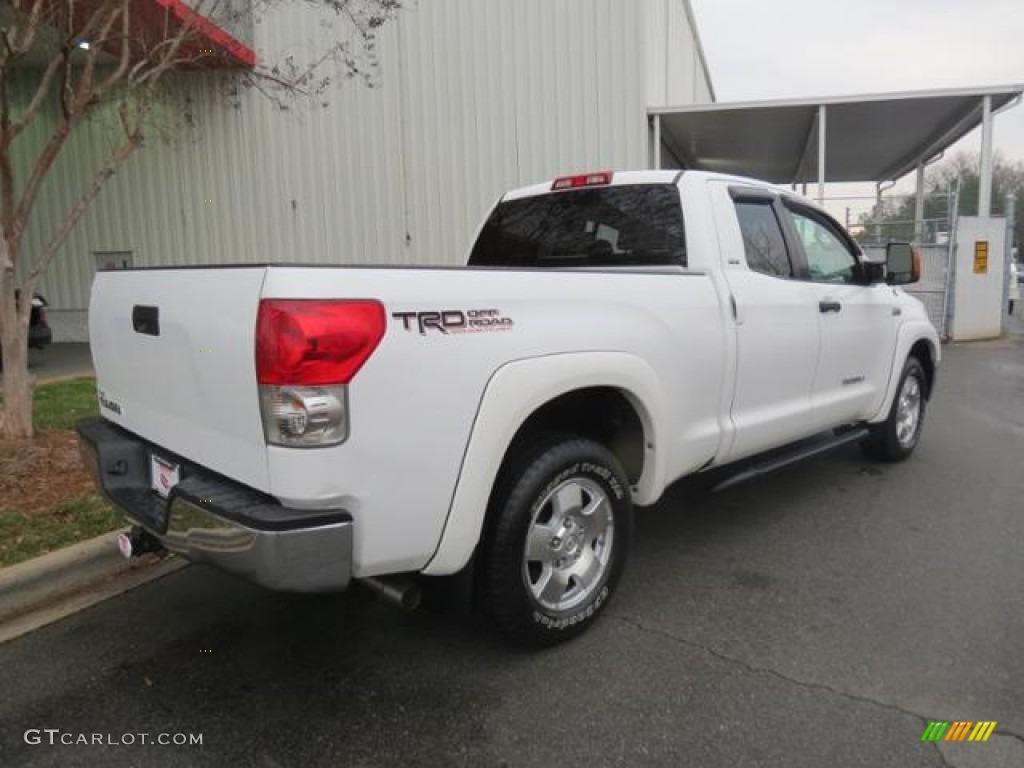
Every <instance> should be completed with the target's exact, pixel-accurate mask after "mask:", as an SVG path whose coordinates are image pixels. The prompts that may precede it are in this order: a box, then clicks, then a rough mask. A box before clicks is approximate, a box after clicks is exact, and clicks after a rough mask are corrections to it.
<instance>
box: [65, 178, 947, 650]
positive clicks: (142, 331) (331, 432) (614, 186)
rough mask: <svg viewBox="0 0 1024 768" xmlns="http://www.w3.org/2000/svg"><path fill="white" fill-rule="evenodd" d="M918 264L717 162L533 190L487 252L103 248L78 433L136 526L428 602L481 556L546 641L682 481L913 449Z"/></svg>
mask: <svg viewBox="0 0 1024 768" xmlns="http://www.w3.org/2000/svg"><path fill="white" fill-rule="evenodd" d="M919 272H920V263H919V260H918V257H917V255H916V252H914V251H913V249H911V247H910V246H909V245H907V244H900V243H892V244H890V245H889V247H888V249H887V252H886V261H885V262H873V261H869V260H867V259H865V258H864V255H863V254H862V252H861V250H860V248H859V247H858V245H857V243H856V242H855V241H854V240H853V239H851V237H850V236H849V235H848V234H847V233H846V232H845V231H844V230H843V228H842V227H841V226H839V225H838V224H837V223H836V222H835V221H834V220H833V219H832V217H830V216H829V215H828V214H827V213H826V212H825V211H824V210H822V209H821V208H820V207H818V206H817V205H815V204H813V203H811V202H809V201H808V200H806V199H804V198H802V197H799V196H797V195H795V194H791V193H790V192H788V191H785V190H782V189H780V188H777V187H774V186H772V185H769V184H766V183H762V182H758V181H754V180H751V179H745V178H739V177H732V176H724V175H719V174H713V173H705V172H697V171H686V172H668V171H639V172H616V173H608V172H602V173H591V174H585V175H579V176H568V177H563V178H558V179H556V180H554V181H553V182H549V183H545V184H539V185H535V186H530V187H526V188H523V189H518V190H516V191H513V192H509V193H508V194H506V195H505V196H504V197H503V198H502V199H501V200H500V201H499V202H498V203H497V204H496V206H495V207H494V209H493V210H492V211H491V213H490V215H489V216H487V218H486V220H485V222H484V224H483V226H482V228H481V229H480V231H479V233H478V236H477V238H476V241H475V244H474V245H473V247H472V249H471V251H470V255H469V260H468V266H466V267H460V268H430V267H422V268H406V267H402V268H387V267H380V268H374V267H350V266H340V265H339V266H323V265H302V264H280V263H269V262H268V263H263V264H252V265H244V266H225V267H181V268H148V269H147V268H135V269H129V270H120V271H110V272H100V273H98V274H97V276H96V279H95V281H94V283H93V286H92V296H91V301H90V309H89V332H90V341H91V344H92V354H93V358H94V362H95V367H96V373H97V386H98V397H99V408H100V414H101V415H100V417H98V418H94V419H90V420H86V421H83V422H80V423H79V425H78V432H79V435H80V441H81V446H82V452H83V456H84V459H85V461H86V464H87V465H88V467H89V470H90V472H91V473H92V476H93V478H94V480H95V482H96V484H97V486H98V487H99V488H100V489H102V491H103V493H104V494H105V496H106V497H107V498H108V499H109V500H110V501H111V502H112V503H113V504H114V505H116V506H117V507H118V508H120V509H121V510H123V512H124V514H125V515H126V516H127V518H128V519H129V520H130V521H131V522H132V523H133V524H134V526H136V527H135V528H134V529H133V531H134V535H133V536H132V537H131V538H129V539H125V541H124V543H125V547H124V549H125V550H126V551H130V550H131V549H132V548H133V546H134V547H135V548H136V549H138V548H139V547H140V546H141V545H146V544H147V543H148V544H149V545H152V546H161V547H164V548H166V549H167V550H170V551H172V552H175V553H178V554H180V555H183V556H184V557H186V558H188V559H189V560H192V561H196V562H203V563H210V564H213V565H214V566H217V567H219V568H221V569H224V570H227V571H230V572H233V573H236V574H239V575H241V576H243V577H245V578H247V579H249V580H251V581H254V582H257V583H259V584H262V585H265V586H267V587H269V588H272V589H277V590H286V591H296V592H318V591H333V590H342V589H345V588H346V587H348V586H349V585H350V583H352V582H353V581H361V582H363V583H365V584H368V585H370V586H373V587H375V588H377V589H378V590H380V591H382V592H384V593H386V594H390V595H392V596H394V597H396V599H398V600H404V601H408V600H409V598H410V595H411V594H412V591H411V590H412V589H414V587H413V586H410V585H414V584H415V583H416V582H418V581H422V580H423V577H440V576H453V575H460V576H463V575H466V574H471V576H472V584H473V586H474V595H475V598H476V604H477V605H478V606H479V608H480V610H481V611H482V612H483V614H484V615H485V616H486V617H487V619H488V620H489V622H490V624H491V625H492V626H493V627H494V628H495V629H496V630H498V631H499V633H501V634H503V635H505V636H506V637H508V638H510V639H512V640H514V641H517V642H520V643H524V644H529V645H534V646H541V645H550V644H553V643H556V642H559V641H561V640H565V639H568V638H570V637H573V636H575V635H577V634H579V633H580V632H582V631H583V630H584V629H585V628H586V627H588V626H589V625H590V624H591V623H592V622H593V621H594V620H595V619H596V618H597V617H598V616H599V614H600V613H601V612H602V610H604V609H605V607H606V606H607V605H608V601H609V599H610V598H611V596H612V594H613V593H614V592H615V589H616V585H617V584H618V583H619V580H620V576H621V575H622V572H623V568H624V566H625V564H626V558H627V554H628V552H629V548H630V537H631V532H632V516H633V508H634V506H636V505H640V506H643V505H650V504H653V503H655V502H656V501H658V499H659V497H661V495H662V493H663V492H664V490H665V488H666V487H667V486H668V485H669V484H670V483H672V482H673V481H675V480H677V479H679V478H682V477H684V476H686V475H690V474H693V473H698V472H704V471H707V470H709V469H712V468H714V469H716V470H719V468H726V467H727V465H731V466H732V467H740V469H736V470H735V472H730V471H729V469H727V468H726V469H723V470H721V471H720V472H719V473H716V474H719V475H720V476H724V477H726V478H727V479H726V480H724V481H723V483H722V485H728V484H730V483H733V482H738V481H740V480H743V479H748V478H750V477H753V476H756V475H757V474H759V473H761V472H763V471H767V470H768V469H772V468H775V467H778V466H781V465H783V464H786V463H789V462H791V461H793V460H795V459H797V458H801V457H805V456H808V455H811V454H814V453H818V452H820V451H824V450H826V449H830V448H834V447H836V446H838V445H842V444H846V443H851V442H859V443H861V444H862V445H863V448H864V450H865V452H866V453H867V454H869V455H870V456H872V457H875V458H877V459H880V460H887V461H899V460H902V459H905V458H906V457H907V456H908V455H909V454H910V453H911V452H912V451H913V450H914V448H915V446H916V445H917V443H918V440H919V438H920V436H921V428H922V423H923V419H924V415H925V406H926V403H927V401H928V398H929V396H930V394H931V393H932V390H933V387H934V385H935V373H936V366H937V364H938V362H939V355H940V344H939V339H938V336H937V334H936V332H935V330H934V328H933V326H932V325H931V323H930V322H929V320H928V317H927V315H926V313H925V310H924V308H923V307H922V305H921V303H920V302H919V301H918V300H916V299H915V298H913V297H911V296H909V295H908V294H907V293H905V292H904V291H903V290H902V289H901V288H900V287H899V286H900V285H902V284H906V283H910V282H913V281H914V280H916V279H917V278H918V275H919ZM741 460H743V461H741ZM737 462H739V463H738V464H737Z"/></svg>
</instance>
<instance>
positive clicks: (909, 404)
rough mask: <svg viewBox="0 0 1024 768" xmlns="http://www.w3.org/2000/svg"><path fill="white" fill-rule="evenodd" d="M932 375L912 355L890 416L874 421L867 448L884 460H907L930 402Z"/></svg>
mask: <svg viewBox="0 0 1024 768" xmlns="http://www.w3.org/2000/svg"><path fill="white" fill-rule="evenodd" d="M927 395H928V379H927V377H926V376H925V372H924V367H923V366H922V365H921V362H920V361H919V360H918V359H917V358H916V357H908V358H907V362H906V363H905V364H904V366H903V373H902V375H901V376H900V384H899V389H897V390H896V397H895V398H893V402H892V407H891V408H890V409H889V417H888V418H887V419H886V420H885V421H883V422H882V423H881V424H873V425H871V434H870V435H869V436H868V438H867V439H866V440H865V441H864V452H865V453H866V454H868V455H869V456H870V457H872V458H874V459H878V460H880V461H890V462H894V461H903V460H904V459H905V458H907V457H908V456H909V455H910V454H911V453H913V452H914V448H916V447H917V443H918V441H919V440H920V439H921V428H922V426H923V425H924V412H925V405H926V404H927V402H928V397H927Z"/></svg>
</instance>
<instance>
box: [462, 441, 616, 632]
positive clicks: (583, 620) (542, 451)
mask: <svg viewBox="0 0 1024 768" xmlns="http://www.w3.org/2000/svg"><path fill="white" fill-rule="evenodd" d="M587 510H591V511H590V513H588V512H587ZM528 534H529V537H528ZM632 534H633V506H632V501H631V500H630V497H629V484H628V482H627V480H626V476H625V473H624V472H623V471H622V468H621V466H620V465H619V462H618V460H617V459H616V458H615V456H614V455H613V454H612V453H611V452H610V451H609V450H608V449H606V448H605V447H604V446H602V445H600V444H599V443H596V442H594V441H592V440H585V439H582V438H577V437H571V436H564V435H563V436H549V437H546V438H543V439H540V440H538V441H531V442H530V443H528V444H527V445H524V446H523V447H522V448H520V449H519V450H517V451H516V453H515V454H514V455H513V456H512V457H511V458H510V460H509V461H507V462H506V465H505V468H504V469H503V471H502V473H501V477H500V478H499V480H498V483H497V486H496V488H495V491H494V494H493V496H492V498H491V504H490V508H489V509H488V517H487V527H486V531H485V534H484V541H483V547H482V551H481V555H482V557H481V559H480V564H479V565H480V570H479V578H480V581H479V584H478V587H479V592H478V598H479V600H480V607H481V608H482V609H483V611H484V613H485V615H486V616H487V618H488V620H489V623H490V624H491V626H492V628H493V629H495V630H496V631H497V632H498V633H499V634H501V635H503V636H504V637H505V638H507V639H508V640H511V641H512V642H514V643H517V644H519V645H526V646H531V647H545V646H551V645H555V644H557V643H561V642H564V641H566V640H569V639H571V638H573V637H576V636H577V635H579V634H580V633H581V632H583V631H584V630H585V629H586V628H587V627H589V626H590V625H591V624H592V623H593V622H594V621H595V620H596V619H597V617H598V616H599V615H600V613H601V611H602V610H604V608H605V606H607V604H608V600H609V599H610V598H611V596H612V594H613V593H614V591H615V588H616V586H617V585H618V582H619V577H620V576H621V574H622V569H623V568H624V566H625V564H626V557H627V553H628V550H629V547H630V543H631V540H632ZM528 542H529V543H530V545H531V546H532V547H533V549H532V551H531V552H529V553H528V551H527V546H528ZM538 552H540V553H541V554H540V555H539V556H538V557H534V554H536V553H538ZM563 582H564V585H563ZM538 593H539V594H538Z"/></svg>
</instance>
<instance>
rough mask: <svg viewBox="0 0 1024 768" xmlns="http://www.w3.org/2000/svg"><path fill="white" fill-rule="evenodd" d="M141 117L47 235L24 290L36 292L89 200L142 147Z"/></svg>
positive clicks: (86, 207)
mask: <svg viewBox="0 0 1024 768" xmlns="http://www.w3.org/2000/svg"><path fill="white" fill-rule="evenodd" d="M141 125H142V118H139V119H137V121H136V125H135V130H134V131H133V132H132V133H131V135H129V136H128V140H127V141H125V142H124V143H123V144H122V145H121V146H119V147H118V148H117V149H116V150H114V153H113V154H112V155H111V156H110V159H109V160H107V162H106V164H105V165H104V166H103V168H101V169H100V170H99V171H98V172H97V173H96V175H95V176H93V177H92V181H91V182H90V183H89V186H88V188H87V189H86V190H85V192H84V193H83V194H82V196H81V197H80V198H79V199H78V202H76V203H75V204H74V206H73V207H72V208H71V210H70V211H68V214H67V216H65V217H64V220H63V221H62V222H61V223H60V226H59V227H58V228H57V231H56V232H55V233H54V235H53V237H51V238H50V240H49V242H47V243H46V245H45V246H43V249H42V250H41V251H40V252H39V255H38V256H36V259H35V261H34V263H33V264H32V271H31V272H29V273H28V276H27V277H26V278H25V293H26V294H28V295H31V294H32V292H34V291H35V287H36V285H37V284H38V281H39V278H40V277H41V276H42V274H43V272H44V271H46V268H47V267H48V266H49V264H50V262H51V261H52V260H53V257H54V255H55V254H56V253H57V249H59V248H60V247H61V245H63V244H64V241H65V240H67V238H68V235H70V234H71V230H73V229H74V228H75V225H76V224H77V223H78V221H79V219H81V218H82V216H83V215H84V214H85V212H86V211H87V210H88V209H89V206H90V205H91V204H92V201H93V200H95V199H96V196H97V195H98V194H99V193H100V190H102V189H103V186H104V185H105V184H106V183H107V182H108V181H109V180H110V178H111V177H112V176H113V175H114V174H115V173H116V172H117V169H118V168H119V167H120V166H121V165H122V164H123V163H124V161H125V160H127V159H128V158H129V157H131V155H132V153H134V152H135V150H137V149H138V148H139V147H140V146H142V132H141Z"/></svg>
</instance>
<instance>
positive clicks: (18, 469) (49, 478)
mask: <svg viewBox="0 0 1024 768" xmlns="http://www.w3.org/2000/svg"><path fill="white" fill-rule="evenodd" d="M93 489H94V488H93V485H92V481H91V480H90V479H89V475H88V473H87V472H86V471H85V468H84V467H83V466H82V460H81V459H80V458H79V455H78V438H77V436H76V435H75V433H74V432H72V431H71V430H65V429H54V430H41V431H39V432H38V433H37V434H36V436H35V437H33V438H32V439H30V440H0V510H4V509H7V510H16V511H19V512H23V513H33V512H35V513H39V512H45V511H47V510H51V509H53V508H54V507H55V506H56V505H57V504H59V503H60V502H62V501H64V500H66V499H71V498H74V497H76V496H79V495H81V494H83V493H87V492H89V491H91V490H93Z"/></svg>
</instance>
